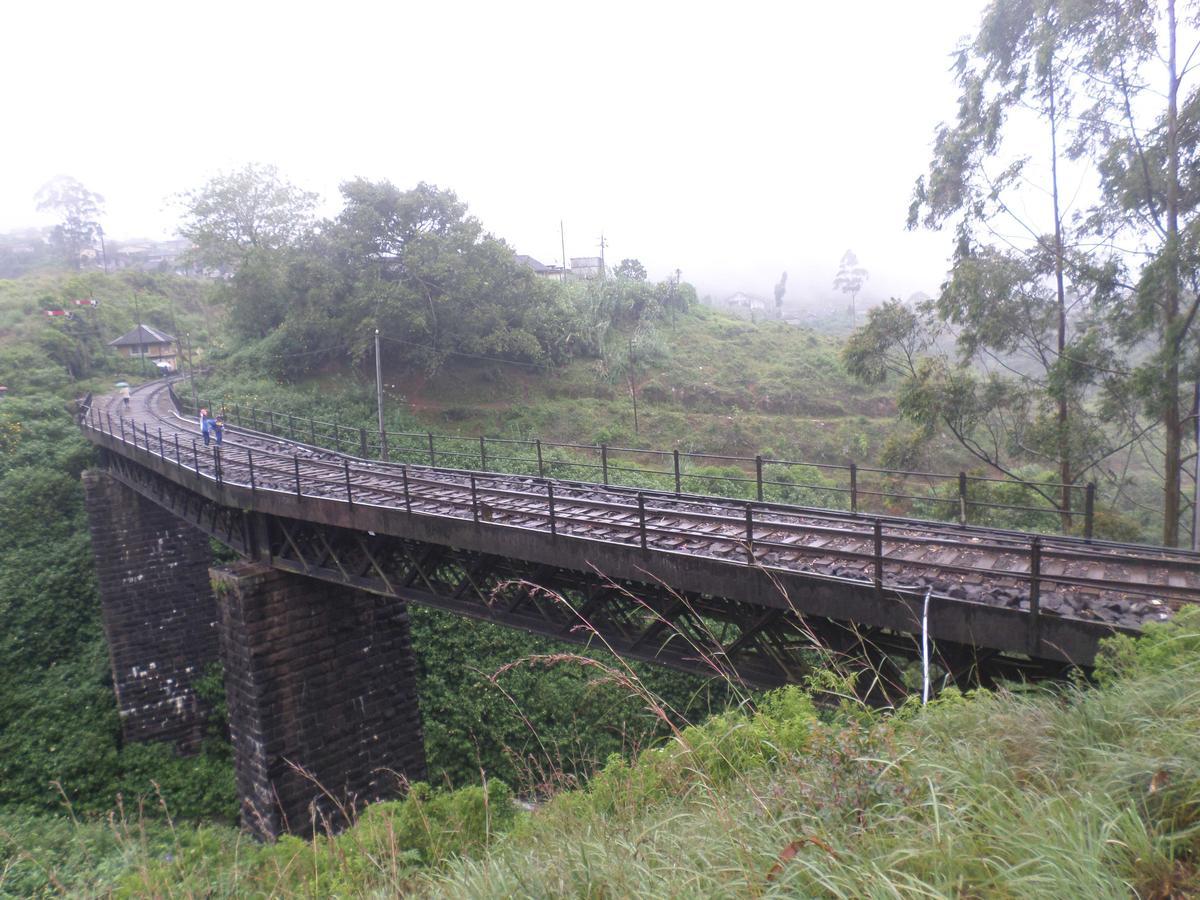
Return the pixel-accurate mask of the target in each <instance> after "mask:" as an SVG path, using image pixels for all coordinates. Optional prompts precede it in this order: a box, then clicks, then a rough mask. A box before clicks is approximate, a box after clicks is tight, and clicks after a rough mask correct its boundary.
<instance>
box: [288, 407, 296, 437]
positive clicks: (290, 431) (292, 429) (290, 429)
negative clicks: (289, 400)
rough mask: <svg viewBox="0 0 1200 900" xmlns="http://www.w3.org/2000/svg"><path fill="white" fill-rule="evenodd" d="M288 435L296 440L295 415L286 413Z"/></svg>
mask: <svg viewBox="0 0 1200 900" xmlns="http://www.w3.org/2000/svg"><path fill="white" fill-rule="evenodd" d="M288 437H290V438H291V439H292V440H293V441H294V440H296V417H295V416H293V415H292V414H291V413H288Z"/></svg>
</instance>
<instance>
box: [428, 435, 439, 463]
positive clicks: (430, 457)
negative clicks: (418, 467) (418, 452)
mask: <svg viewBox="0 0 1200 900" xmlns="http://www.w3.org/2000/svg"><path fill="white" fill-rule="evenodd" d="M428 434H429V465H431V466H436V465H437V457H435V456H434V455H433V432H432V431H430V432H428Z"/></svg>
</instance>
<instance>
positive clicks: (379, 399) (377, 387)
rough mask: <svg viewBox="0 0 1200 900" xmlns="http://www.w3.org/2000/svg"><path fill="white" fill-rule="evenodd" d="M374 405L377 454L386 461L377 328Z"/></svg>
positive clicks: (377, 330)
mask: <svg viewBox="0 0 1200 900" xmlns="http://www.w3.org/2000/svg"><path fill="white" fill-rule="evenodd" d="M375 406H376V408H377V409H378V411H379V455H380V456H381V457H382V458H383V460H384V462H387V458H388V449H387V432H386V431H384V430H383V362H382V358H381V357H380V355H379V329H378V328H376V329H375Z"/></svg>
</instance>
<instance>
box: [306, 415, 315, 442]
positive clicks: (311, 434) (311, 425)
mask: <svg viewBox="0 0 1200 900" xmlns="http://www.w3.org/2000/svg"><path fill="white" fill-rule="evenodd" d="M308 442H309V443H310V444H312V445H313V446H314V447H315V446H316V444H317V423H316V420H315V419H313V417H312V416H309V417H308Z"/></svg>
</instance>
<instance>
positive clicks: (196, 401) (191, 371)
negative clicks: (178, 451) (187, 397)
mask: <svg viewBox="0 0 1200 900" xmlns="http://www.w3.org/2000/svg"><path fill="white" fill-rule="evenodd" d="M185 337H187V359H188V381H190V382H191V384H192V409H194V410H196V415H199V414H200V396H199V395H198V394H197V393H196V364H195V363H193V362H192V333H191V332H190V331H189V332H188V333H187V334H186V335H185Z"/></svg>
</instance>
